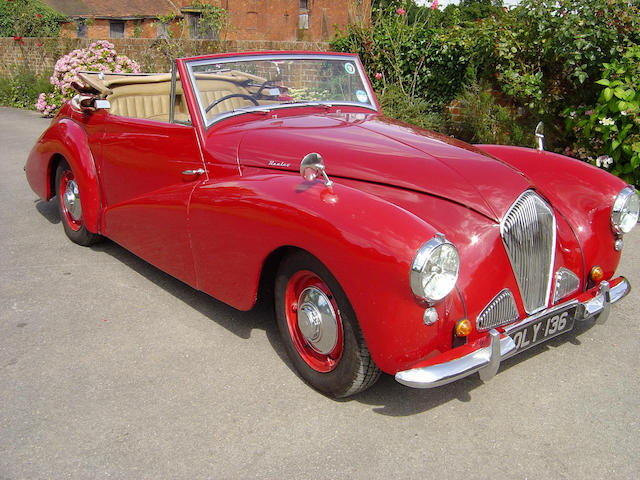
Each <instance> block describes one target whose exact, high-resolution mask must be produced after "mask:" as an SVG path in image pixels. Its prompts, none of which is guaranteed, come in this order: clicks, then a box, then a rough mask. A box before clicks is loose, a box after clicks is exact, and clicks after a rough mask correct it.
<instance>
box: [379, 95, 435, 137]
mask: <svg viewBox="0 0 640 480" xmlns="http://www.w3.org/2000/svg"><path fill="white" fill-rule="evenodd" d="M378 102H379V103H380V108H382V112H383V113H384V114H385V115H386V116H387V117H390V118H396V119H398V120H401V121H403V122H407V123H410V124H412V125H417V126H418V127H422V128H426V129H428V130H435V131H441V130H443V128H444V124H443V117H442V114H441V113H440V112H441V109H440V108H439V107H438V106H436V105H434V104H432V103H429V102H428V101H426V100H424V99H422V98H420V97H409V96H407V95H406V94H405V93H404V92H403V91H402V90H400V89H399V88H398V87H396V86H395V85H391V86H390V87H389V88H387V89H385V90H383V91H382V93H380V94H379V95H378Z"/></svg>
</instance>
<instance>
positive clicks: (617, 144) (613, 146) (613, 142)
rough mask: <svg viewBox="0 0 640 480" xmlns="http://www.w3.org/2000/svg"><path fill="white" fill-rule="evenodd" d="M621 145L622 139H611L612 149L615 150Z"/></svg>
mask: <svg viewBox="0 0 640 480" xmlns="http://www.w3.org/2000/svg"><path fill="white" fill-rule="evenodd" d="M619 146H620V141H619V140H612V141H611V150H615V149H616V148H618V147H619Z"/></svg>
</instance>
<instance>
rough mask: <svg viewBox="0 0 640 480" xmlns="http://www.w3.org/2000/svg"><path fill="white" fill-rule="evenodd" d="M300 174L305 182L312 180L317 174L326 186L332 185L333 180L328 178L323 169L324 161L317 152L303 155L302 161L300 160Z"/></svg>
mask: <svg viewBox="0 0 640 480" xmlns="http://www.w3.org/2000/svg"><path fill="white" fill-rule="evenodd" d="M300 175H301V176H302V178H304V179H305V180H306V181H307V182H312V181H313V180H315V179H316V178H318V177H319V176H322V178H323V180H324V184H325V185H326V186H327V187H330V186H332V185H333V182H332V181H331V180H329V177H328V176H327V172H325V170H324V161H323V160H322V156H320V154H319V153H309V154H308V155H305V157H304V158H303V159H302V162H300Z"/></svg>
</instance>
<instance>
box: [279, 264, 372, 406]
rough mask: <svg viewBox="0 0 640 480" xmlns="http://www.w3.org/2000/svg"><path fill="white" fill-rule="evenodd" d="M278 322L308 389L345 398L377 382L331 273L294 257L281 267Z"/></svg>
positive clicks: (353, 314) (339, 288)
mask: <svg viewBox="0 0 640 480" xmlns="http://www.w3.org/2000/svg"><path fill="white" fill-rule="evenodd" d="M275 304H276V305H275V307H276V318H277V321H278V328H279V330H280V335H281V337H282V340H283V342H284V344H285V347H286V350H287V354H288V356H289V358H290V359H291V361H292V363H293V365H294V367H295V368H296V370H297V371H298V372H299V373H300V375H301V376H302V378H304V380H306V381H307V382H308V383H309V384H310V385H311V386H312V387H314V388H315V389H317V390H319V391H321V392H322V393H325V394H327V395H330V396H333V397H347V396H349V395H353V394H355V393H358V392H361V391H363V390H365V389H367V388H369V387H370V386H372V385H373V384H374V383H375V382H376V381H377V380H378V377H379V376H380V370H379V369H378V367H377V366H376V365H375V363H374V362H373V360H372V359H371V355H370V354H369V350H368V348H367V345H366V343H365V341H364V338H363V336H362V332H361V330H360V326H359V325H358V321H357V319H356V316H355V313H354V312H353V308H352V307H351V305H350V304H349V301H348V299H347V297H346V295H345V293H344V292H343V290H342V288H341V287H340V285H339V284H338V282H337V280H336V279H335V278H334V277H333V275H332V274H331V272H329V270H328V269H327V268H326V267H325V266H324V265H323V264H322V263H321V262H320V261H318V260H317V259H316V258H315V257H313V256H311V255H309V254H307V253H304V252H298V253H295V254H293V255H291V256H289V257H287V258H286V259H285V260H284V261H283V262H282V264H281V266H280V268H279V270H278V275H277V277H276V284H275Z"/></svg>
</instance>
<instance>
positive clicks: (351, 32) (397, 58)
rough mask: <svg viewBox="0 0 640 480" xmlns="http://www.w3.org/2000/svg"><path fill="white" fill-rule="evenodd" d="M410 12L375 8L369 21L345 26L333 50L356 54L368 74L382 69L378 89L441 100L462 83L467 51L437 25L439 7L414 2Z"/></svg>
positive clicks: (453, 94)
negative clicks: (432, 8) (368, 22)
mask: <svg viewBox="0 0 640 480" xmlns="http://www.w3.org/2000/svg"><path fill="white" fill-rule="evenodd" d="M403 12H404V13H403ZM408 12H409V13H407V11H405V10H398V9H397V8H395V7H394V6H392V7H388V8H386V9H378V8H374V10H373V12H372V17H373V18H372V21H371V24H357V25H349V26H347V27H346V30H345V32H344V33H342V32H340V33H338V35H337V36H336V37H335V38H334V40H333V41H332V43H331V49H332V50H335V51H342V52H355V53H358V55H359V56H360V59H361V60H362V62H363V64H364V66H365V69H366V71H367V74H368V75H369V78H371V79H375V78H376V73H379V74H380V78H379V79H377V80H375V81H374V88H375V89H376V90H381V89H382V88H384V86H385V85H389V84H393V85H395V86H396V87H397V88H398V89H400V91H402V92H403V93H404V94H405V95H407V96H409V97H411V98H416V97H422V98H424V99H426V100H428V101H429V102H430V103H434V104H439V105H445V104H446V103H447V102H449V101H450V100H451V99H452V98H453V97H454V96H455V95H456V94H457V93H458V92H459V91H460V89H461V86H462V84H463V80H464V76H465V71H466V70H465V66H466V63H465V58H466V57H465V52H464V50H463V49H461V48H459V47H460V46H461V45H460V44H456V43H453V42H447V38H446V36H444V31H443V30H442V29H440V27H439V25H440V20H441V16H442V13H441V12H439V11H438V10H431V9H429V8H420V9H418V8H417V7H415V8H413V9H410V10H409V11H408ZM412 12H413V13H412Z"/></svg>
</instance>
